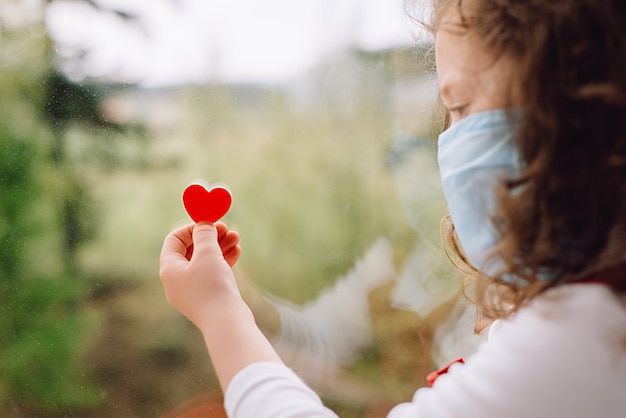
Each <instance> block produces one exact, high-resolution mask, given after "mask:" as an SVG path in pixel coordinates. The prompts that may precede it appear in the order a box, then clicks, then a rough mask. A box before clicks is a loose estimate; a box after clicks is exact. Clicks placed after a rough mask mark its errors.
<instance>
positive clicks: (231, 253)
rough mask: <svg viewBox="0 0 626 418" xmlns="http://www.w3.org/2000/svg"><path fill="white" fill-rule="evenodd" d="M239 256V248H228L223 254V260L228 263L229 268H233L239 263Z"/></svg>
mask: <svg viewBox="0 0 626 418" xmlns="http://www.w3.org/2000/svg"><path fill="white" fill-rule="evenodd" d="M240 256H241V248H240V247H239V246H234V247H232V248H230V249H229V250H228V251H225V252H224V260H226V262H227V263H228V265H229V266H231V267H233V266H234V265H235V264H237V261H239V257H240Z"/></svg>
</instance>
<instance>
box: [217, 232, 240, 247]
mask: <svg viewBox="0 0 626 418" xmlns="http://www.w3.org/2000/svg"><path fill="white" fill-rule="evenodd" d="M218 239H219V242H220V247H222V249H223V250H224V249H228V248H231V247H234V246H235V245H238V244H239V233H237V232H235V231H228V232H227V233H226V235H224V236H223V237H221V238H218Z"/></svg>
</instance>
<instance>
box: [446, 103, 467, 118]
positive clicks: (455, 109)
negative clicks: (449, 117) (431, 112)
mask: <svg viewBox="0 0 626 418" xmlns="http://www.w3.org/2000/svg"><path fill="white" fill-rule="evenodd" d="M466 109H467V105H460V106H455V107H451V108H450V109H448V112H450V114H452V113H453V112H458V114H459V116H463V114H464V113H465V110H466Z"/></svg>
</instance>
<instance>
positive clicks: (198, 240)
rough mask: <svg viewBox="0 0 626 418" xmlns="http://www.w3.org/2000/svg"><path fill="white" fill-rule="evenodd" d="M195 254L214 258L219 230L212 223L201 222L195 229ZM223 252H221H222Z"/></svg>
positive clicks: (193, 232)
mask: <svg viewBox="0 0 626 418" xmlns="http://www.w3.org/2000/svg"><path fill="white" fill-rule="evenodd" d="M192 234H193V252H194V257H196V256H200V257H203V256H213V255H215V249H216V248H218V249H219V246H218V245H217V244H218V242H217V236H218V230H217V227H216V226H215V225H214V224H212V223H210V222H199V223H197V224H196V225H195V227H193V231H192ZM220 251H221V250H220Z"/></svg>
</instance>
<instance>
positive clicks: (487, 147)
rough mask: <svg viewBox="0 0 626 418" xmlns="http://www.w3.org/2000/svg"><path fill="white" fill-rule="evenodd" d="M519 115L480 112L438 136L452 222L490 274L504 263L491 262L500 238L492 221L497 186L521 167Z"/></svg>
mask: <svg viewBox="0 0 626 418" xmlns="http://www.w3.org/2000/svg"><path fill="white" fill-rule="evenodd" d="M518 117H519V113H518V112H517V111H511V110H502V109H499V110H491V111H487V112H481V113H475V114H472V115H470V116H468V117H466V118H464V119H462V120H460V121H459V122H457V123H456V124H454V125H452V126H451V127H450V128H449V129H448V130H446V131H445V132H443V133H442V134H441V135H440V136H439V142H438V144H439V150H438V155H437V157H438V161H439V172H440V174H441V183H442V187H443V193H444V196H445V198H446V201H447V203H448V211H449V213H450V217H451V218H452V223H453V224H454V227H455V230H456V233H457V236H458V238H459V241H460V243H461V246H462V247H463V250H464V251H465V254H466V256H467V258H468V260H469V261H470V262H471V263H472V264H473V265H474V266H475V267H476V268H478V269H479V270H482V271H483V272H485V273H487V274H493V273H495V271H496V270H498V269H499V268H500V267H502V266H501V263H500V262H499V261H498V260H497V259H492V260H489V263H488V264H487V263H486V261H487V256H488V255H489V251H490V250H491V249H492V248H493V246H494V245H495V244H496V243H497V242H498V240H499V235H498V232H497V230H496V229H495V227H494V225H493V223H492V221H491V217H492V215H493V214H494V213H495V210H496V205H497V199H496V189H497V188H498V187H501V186H502V185H503V182H504V181H505V180H506V179H509V178H512V177H516V176H518V175H519V174H520V170H521V165H520V160H519V156H518V152H517V149H516V147H515V143H514V136H515V131H516V127H515V125H514V124H513V121H514V120H515V119H516V118H518Z"/></svg>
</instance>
